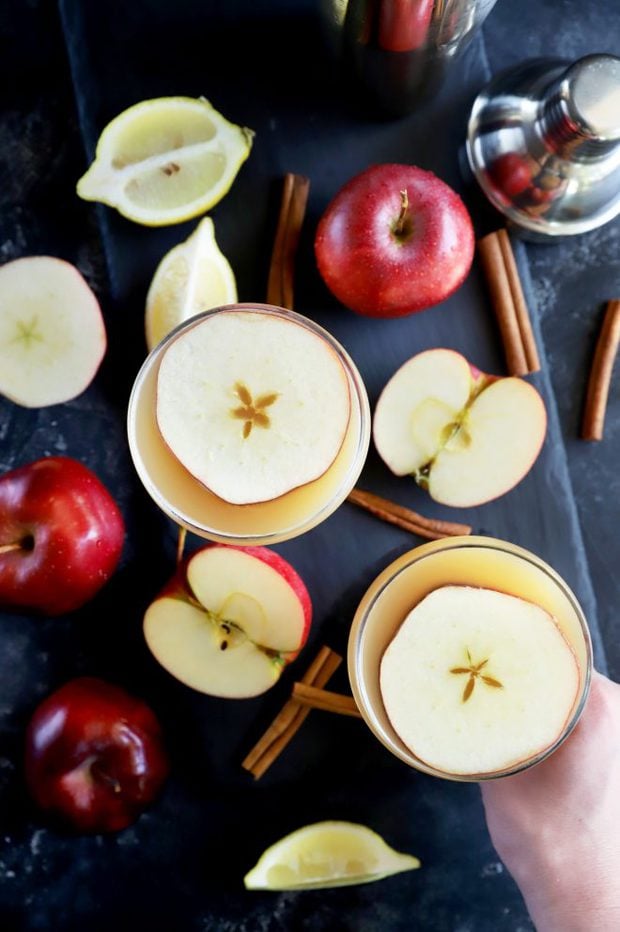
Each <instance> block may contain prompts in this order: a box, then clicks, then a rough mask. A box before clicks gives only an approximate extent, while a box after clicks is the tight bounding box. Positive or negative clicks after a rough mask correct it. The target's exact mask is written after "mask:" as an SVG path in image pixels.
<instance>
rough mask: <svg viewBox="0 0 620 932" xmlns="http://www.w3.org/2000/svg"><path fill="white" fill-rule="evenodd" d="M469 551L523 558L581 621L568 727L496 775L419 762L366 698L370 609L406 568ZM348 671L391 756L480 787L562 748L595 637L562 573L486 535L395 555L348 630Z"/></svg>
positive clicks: (586, 679) (576, 713)
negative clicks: (578, 675)
mask: <svg viewBox="0 0 620 932" xmlns="http://www.w3.org/2000/svg"><path fill="white" fill-rule="evenodd" d="M467 548H472V549H473V548H477V549H481V550H495V551H500V552H502V553H508V554H510V555H511V556H514V557H517V558H519V559H522V560H523V561H524V562H526V563H529V564H531V565H532V566H535V567H536V569H538V570H540V571H541V572H543V573H544V574H545V575H546V576H547V577H548V578H549V579H551V581H552V582H553V583H555V585H556V586H557V587H558V588H559V589H560V591H561V592H562V594H563V595H564V596H565V598H566V599H567V601H568V603H569V605H570V607H571V609H572V610H573V611H574V613H575V617H576V618H577V620H578V622H579V627H580V630H581V634H582V636H583V640H584V648H585V670H584V671H583V683H582V685H581V687H580V690H581V695H580V696H579V700H578V702H577V703H576V705H575V708H574V710H573V713H572V715H571V717H570V720H569V721H568V722H567V723H566V725H565V726H564V728H563V729H562V731H561V732H560V734H559V735H558V737H557V738H556V740H555V741H554V742H553V743H552V744H551V745H549V746H548V747H546V748H544V749H543V750H542V751H539V752H538V754H535V755H534V756H532V757H529V758H527V760H525V761H521V762H518V763H516V764H515V765H514V766H511V767H507V768H505V769H503V770H498V771H493V772H492V773H474V774H455V773H450V772H447V771H442V770H439V769H438V768H436V767H432V766H431V765H429V764H426V763H425V762H424V761H422V760H421V759H420V758H417V757H416V755H415V754H414V753H413V751H411V750H409V748H407V746H406V745H405V744H404V742H403V741H402V740H401V739H399V738H398V735H396V732H394V735H395V736H396V739H397V741H394V740H393V739H392V736H391V735H390V734H389V733H388V731H387V730H386V729H385V728H384V727H383V725H382V723H381V722H379V721H378V719H377V716H376V714H375V713H374V711H373V703H372V701H371V700H370V698H369V696H368V687H367V684H366V680H365V677H364V674H363V671H362V653H363V640H364V630H365V628H366V625H367V623H368V619H369V616H370V614H371V612H372V609H373V608H374V607H375V605H376V603H377V601H378V600H379V598H380V597H381V596H382V595H383V593H384V592H385V591H386V589H387V588H388V587H389V586H390V585H392V583H393V582H394V581H395V580H396V579H397V578H398V577H399V576H400V575H401V573H403V572H404V571H405V570H408V569H409V568H410V567H411V566H412V565H414V564H415V563H419V562H421V561H423V560H425V559H427V558H429V557H432V556H433V555H434V554H435V553H438V552H445V551H449V550H461V549H467ZM407 558H409V559H407ZM347 668H348V676H349V681H350V684H351V689H352V692H353V695H354V697H355V700H356V703H357V705H358V707H359V710H360V713H361V715H362V718H363V719H364V721H365V723H366V725H367V727H368V728H369V729H370V731H371V732H372V733H373V734H374V735H375V737H376V738H377V739H378V740H379V741H380V742H381V744H383V745H384V747H386V748H387V750H389V751H390V752H391V753H392V754H393V755H395V756H396V757H398V758H399V759H400V760H402V761H403V762H404V763H406V764H407V765H408V766H409V767H411V768H412V769H414V770H418V771H420V772H422V773H426V774H428V775H430V776H435V777H440V778H442V779H445V780H452V781H454V782H458V783H479V782H482V781H485V780H497V779H501V778H502V777H508V776H513V775H514V774H517V773H521V772H522V771H523V770H527V769H529V768H530V767H533V766H534V765H536V764H539V763H540V762H541V761H543V760H545V759H546V758H547V757H549V756H550V755H551V754H553V753H554V751H556V750H557V749H558V748H559V746H560V745H561V744H563V743H564V741H565V740H566V739H567V738H568V736H569V735H570V734H571V732H572V731H573V729H574V728H575V726H576V725H577V722H578V721H579V719H580V717H581V714H582V712H583V710H584V708H585V704H586V701H587V698H588V694H589V691H590V684H591V680H592V669H593V651H592V639H591V636H590V630H589V628H588V623H587V620H586V617H585V614H584V611H583V609H582V607H581V605H580V603H579V600H578V599H577V597H576V595H575V593H574V592H573V591H572V589H571V588H570V586H569V585H568V583H567V582H566V581H565V580H564V579H563V578H562V577H561V576H560V574H559V573H558V572H557V571H556V570H554V569H553V567H552V566H550V565H549V564H548V563H546V562H545V561H544V560H543V559H542V558H541V557H538V556H537V555H536V554H534V553H532V551H530V550H527V549H526V548H524V547H521V546H519V545H518V544H513V543H511V542H510V541H506V540H501V539H500V538H495V537H486V536H483V535H471V536H463V537H447V538H443V539H442V540H439V541H430V542H428V543H426V544H420V545H419V546H418V547H414V548H412V549H411V550H408V551H406V552H405V553H403V554H401V555H400V557H397V558H396V560H393V561H392V562H391V563H389V564H388V565H387V566H386V567H385V568H384V569H383V570H382V571H381V573H379V574H378V576H376V577H375V579H374V580H373V581H372V582H371V584H370V586H368V588H367V589H366V591H365V593H364V595H363V596H362V598H361V600H360V602H359V605H358V608H357V610H356V612H355V615H354V617H353V622H352V624H351V628H350V631H349V640H348V649H347ZM384 711H385V708H384ZM386 717H387V713H386Z"/></svg>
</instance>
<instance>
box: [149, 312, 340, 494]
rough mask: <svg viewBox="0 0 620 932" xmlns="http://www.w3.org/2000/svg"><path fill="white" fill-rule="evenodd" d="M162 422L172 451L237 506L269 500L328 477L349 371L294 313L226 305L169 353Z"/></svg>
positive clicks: (161, 379)
mask: <svg viewBox="0 0 620 932" xmlns="http://www.w3.org/2000/svg"><path fill="white" fill-rule="evenodd" d="M156 407H157V423H158V427H159V430H160V432H161V434H162V437H163V439H164V441H165V442H166V444H167V445H168V447H169V448H170V450H171V451H172V453H173V454H174V456H176V458H177V459H178V460H179V461H180V462H181V464H182V465H183V466H184V467H185V468H186V469H187V470H188V471H189V472H190V473H191V474H192V475H193V476H195V478H196V479H198V480H199V481H200V482H202V483H203V485H205V486H206V487H207V488H209V489H210V490H211V491H212V492H213V493H215V494H216V495H218V496H219V497H220V498H222V499H224V500H225V501H227V502H231V503H233V504H249V503H253V502H261V501H270V500H272V499H274V498H278V497H279V496H280V495H284V494H285V493H286V492H289V491H291V490H292V489H294V488H297V487H298V486H302V485H305V484H306V483H308V482H312V481H313V480H314V479H318V478H319V476H321V475H323V473H325V472H326V471H327V470H328V469H329V467H330V466H331V464H332V463H333V462H334V460H335V459H336V456H337V455H338V451H339V450H340V447H341V446H342V443H343V440H344V437H345V434H346V430H347V426H348V423H349V416H350V397H349V383H348V377H347V374H346V371H345V369H344V367H343V365H342V363H341V361H340V359H339V358H338V356H337V355H336V353H335V352H334V350H333V349H332V348H331V347H330V346H329V344H328V343H327V342H326V340H324V339H323V338H322V337H320V336H319V335H318V334H316V333H314V332H313V331H311V330H309V329H307V328H306V327H304V326H302V325H301V324H299V323H297V322H295V321H293V320H290V321H289V320H283V319H282V318H279V317H275V316H270V315H268V314H266V313H257V312H250V311H245V312H244V311H226V312H223V313H220V314H218V315H214V316H213V317H208V318H206V319H205V320H203V321H201V322H200V323H198V324H197V325H195V326H194V327H192V328H191V329H189V330H188V331H186V332H185V333H183V334H181V335H180V336H179V337H178V338H177V339H175V340H174V341H173V342H172V343H171V344H170V346H169V348H168V349H167V350H166V351H165V353H164V355H163V357H162V360H161V364H160V369H159V374H158V382H157V405H156Z"/></svg>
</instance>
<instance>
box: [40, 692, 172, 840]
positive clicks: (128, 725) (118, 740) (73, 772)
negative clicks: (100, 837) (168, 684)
mask: <svg viewBox="0 0 620 932" xmlns="http://www.w3.org/2000/svg"><path fill="white" fill-rule="evenodd" d="M25 771H26V780H27V783H28V787H29V789H30V792H31V793H32V796H33V798H34V800H35V802H36V803H37V805H39V806H40V807H41V808H42V809H44V810H45V811H46V812H47V813H49V814H50V815H51V816H52V817H54V818H56V819H59V820H60V821H61V822H63V823H64V824H65V825H68V826H69V827H71V828H73V829H75V830H77V831H79V832H116V831H119V830H120V829H123V828H126V826H128V825H130V824H131V823H132V822H133V821H135V819H136V818H137V817H138V816H139V814H140V813H141V812H142V810H143V809H145V808H146V807H147V806H148V805H149V804H150V803H151V802H152V801H153V800H154V799H155V797H156V796H157V794H158V793H159V791H160V789H161V787H162V785H163V783H164V780H165V779H166V777H167V775H168V771H169V765H168V758H167V755H166V752H165V750H164V746H163V743H162V736H161V729H160V727H159V723H158V721H157V719H156V717H155V715H154V713H153V712H152V711H151V709H150V708H149V707H148V706H147V705H146V703H145V702H143V701H142V700H141V699H138V698H136V697H135V696H132V695H130V694H129V693H127V692H126V691H125V690H124V689H121V688H120V687H119V686H115V685H112V684H111V683H106V682H105V681H103V680H99V679H95V678H94V677H80V678H78V679H75V680H71V681H70V682H68V683H66V684H65V685H64V686H62V687H61V688H60V689H58V690H56V692H54V693H52V695H51V696H48V698H47V699H45V700H44V701H43V702H42V703H41V705H40V706H39V707H38V708H37V709H36V711H35V713H34V715H33V717H32V719H31V721H30V724H29V726H28V731H27V735H26V757H25Z"/></svg>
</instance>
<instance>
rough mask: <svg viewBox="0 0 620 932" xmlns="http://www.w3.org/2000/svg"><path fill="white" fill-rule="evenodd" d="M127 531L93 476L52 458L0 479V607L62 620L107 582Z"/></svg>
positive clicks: (73, 462) (73, 463) (74, 464)
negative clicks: (32, 611)
mask: <svg viewBox="0 0 620 932" xmlns="http://www.w3.org/2000/svg"><path fill="white" fill-rule="evenodd" d="M124 536H125V527H124V523H123V517H122V515H121V513H120V511H119V509H118V506H117V504H116V502H115V501H114V499H113V498H112V496H111V495H110V493H109V492H108V490H107V489H106V488H105V486H104V485H103V484H102V483H101V481H100V480H99V479H98V478H97V476H96V475H95V474H94V473H93V472H92V471H91V470H90V469H88V468H87V467H86V466H84V465H83V464H82V463H80V462H78V461H77V460H74V459H70V458H69V457H66V456H50V457H47V458H46V459H40V460H36V461H35V462H33V463H29V464H28V465H25V466H20V467H19V468H18V469H14V470H12V471H11V472H7V473H5V474H4V475H3V476H0V605H2V606H5V607H9V608H21V609H34V610H35V611H40V612H43V613H44V614H46V615H60V614H63V613H64V612H71V611H73V610H74V609H76V608H79V607H80V606H81V605H83V604H84V603H85V602H87V601H88V600H89V599H91V598H92V597H93V596H94V595H95V593H96V592H98V591H99V589H100V588H101V587H102V586H103V584H104V583H105V582H106V581H107V580H108V579H109V578H110V576H111V575H112V573H113V572H114V570H115V569H116V566H117V564H118V561H119V559H120V556H121V551H122V548H123V540H124Z"/></svg>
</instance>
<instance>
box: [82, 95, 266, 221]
mask: <svg viewBox="0 0 620 932" xmlns="http://www.w3.org/2000/svg"><path fill="white" fill-rule="evenodd" d="M253 135H254V134H253V133H252V131H251V130H249V129H247V128H246V127H242V126H237V125H236V124H234V123H230V122H229V121H228V120H226V119H225V118H224V117H223V116H222V114H221V113H219V112H218V111H217V110H216V109H215V108H214V107H213V106H212V105H211V104H210V103H209V102H208V101H207V100H205V99H204V98H202V97H201V98H197V99H195V98H192V97H158V98H155V99H154V100H144V101H142V102H141V103H138V104H135V106H133V107H130V108H129V109H128V110H124V111H123V112H122V113H120V114H119V115H118V116H117V117H115V118H114V119H113V120H112V121H111V122H110V123H108V125H107V126H106V127H105V129H104V130H103V132H102V133H101V136H100V137H99V141H98V143H97V150H96V153H95V160H94V162H93V163H92V165H91V166H90V168H89V169H88V171H87V172H86V174H85V175H83V176H82V177H81V178H80V180H79V181H78V184H77V193H78V195H79V196H80V197H81V198H83V199H84V200H86V201H100V202H101V203H103V204H108V205H109V206H110V207H116V209H117V210H118V211H119V212H120V213H121V214H123V216H125V217H128V218H129V219H130V220H134V221H136V223H142V224H145V225H147V226H164V225H165V224H169V223H179V222H181V221H182V220H189V219H191V218H192V217H197V216H198V215H199V214H202V213H204V212H205V211H206V210H209V209H210V208H211V207H213V205H214V204H217V202H218V201H219V200H221V199H222V198H223V197H224V195H225V194H226V192H227V191H228V190H229V188H230V186H231V184H232V183H233V181H234V179H235V177H236V175H237V172H238V171H239V168H240V167H241V165H242V164H243V162H244V161H245V160H246V159H247V157H248V155H249V154H250V149H251V147H252V138H253Z"/></svg>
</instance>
